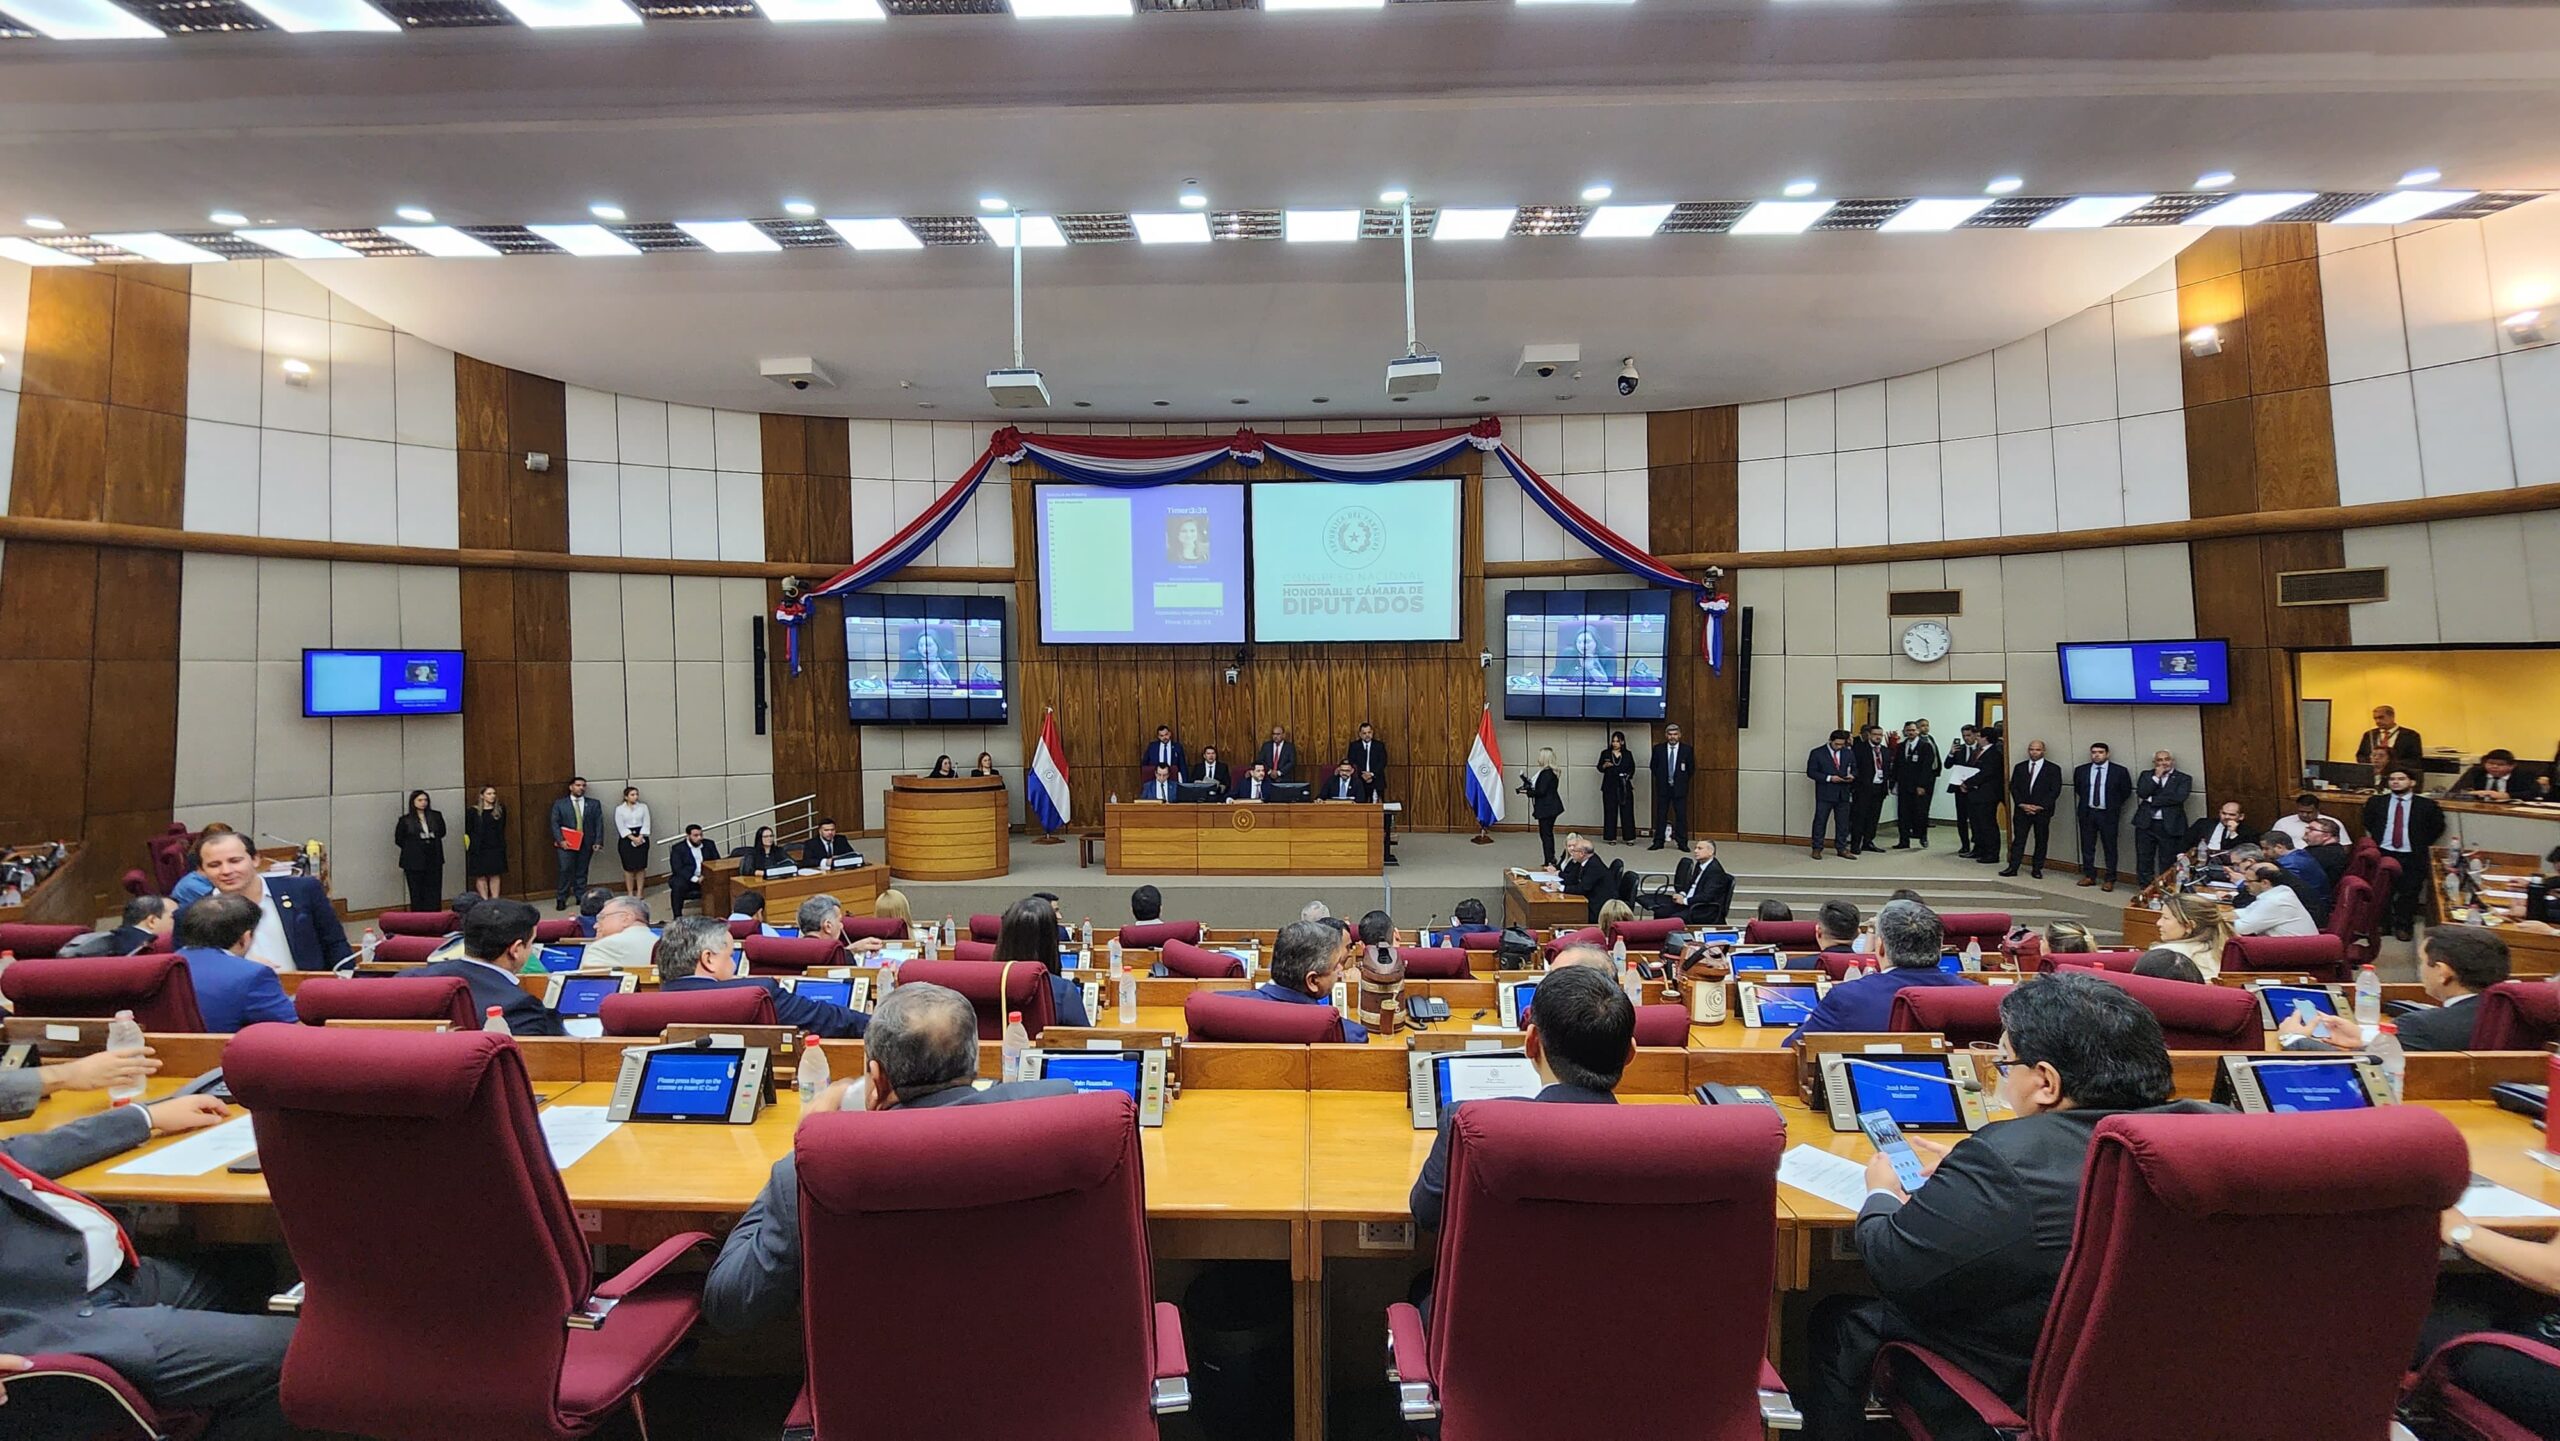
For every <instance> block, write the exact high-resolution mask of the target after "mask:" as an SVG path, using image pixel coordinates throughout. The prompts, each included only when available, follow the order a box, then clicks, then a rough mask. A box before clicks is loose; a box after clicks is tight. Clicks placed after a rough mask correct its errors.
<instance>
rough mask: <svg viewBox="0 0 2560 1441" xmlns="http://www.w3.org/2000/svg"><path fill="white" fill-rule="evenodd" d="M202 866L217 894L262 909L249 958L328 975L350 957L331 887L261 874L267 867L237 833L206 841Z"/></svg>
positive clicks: (201, 854) (305, 878) (275, 967)
mask: <svg viewBox="0 0 2560 1441" xmlns="http://www.w3.org/2000/svg"><path fill="white" fill-rule="evenodd" d="M196 853H197V864H198V867H199V869H200V871H201V873H202V874H203V876H204V878H205V879H206V880H207V881H208V882H211V883H212V886H213V889H215V890H217V891H220V892H222V893H223V894H225V895H232V896H238V897H240V898H241V899H242V900H244V901H247V902H248V903H249V904H251V905H253V906H256V907H257V908H258V930H257V934H256V935H254V936H252V937H251V938H250V941H249V959H251V960H253V961H256V962H257V963H258V964H259V965H262V966H265V967H267V968H269V969H270V970H278V971H325V970H327V969H329V968H330V967H331V966H334V965H336V964H337V963H338V962H340V961H343V960H345V959H346V958H347V953H348V949H349V948H348V946H347V931H346V927H344V926H342V925H340V924H338V908H337V907H336V906H334V905H332V904H330V902H329V891H328V888H327V887H325V886H323V885H321V884H320V883H319V882H318V881H316V880H313V879H311V878H310V877H309V876H268V875H260V874H259V873H258V872H259V867H260V866H261V865H263V864H264V862H262V861H260V860H259V859H258V853H257V852H256V851H254V850H252V849H250V847H249V838H248V837H247V836H244V835H242V834H240V833H239V832H238V831H222V832H218V833H216V834H214V835H211V836H208V837H206V838H205V839H204V840H203V841H202V842H200V843H199V844H198V845H197V847H196Z"/></svg>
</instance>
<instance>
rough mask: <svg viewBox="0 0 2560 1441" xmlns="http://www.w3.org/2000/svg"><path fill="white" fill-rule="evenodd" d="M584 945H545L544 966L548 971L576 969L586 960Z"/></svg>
mask: <svg viewBox="0 0 2560 1441" xmlns="http://www.w3.org/2000/svg"><path fill="white" fill-rule="evenodd" d="M584 950H585V947H583V946H544V947H543V948H542V968H543V969H544V970H546V971H574V970H576V969H577V968H578V967H579V966H580V965H581V964H582V963H583V962H584V960H585V956H584V954H583V952H584Z"/></svg>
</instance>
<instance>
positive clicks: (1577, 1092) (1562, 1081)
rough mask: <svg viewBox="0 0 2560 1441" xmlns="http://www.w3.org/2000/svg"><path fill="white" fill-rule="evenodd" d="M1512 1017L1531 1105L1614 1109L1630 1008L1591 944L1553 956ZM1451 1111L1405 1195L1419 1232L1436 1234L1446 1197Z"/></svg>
mask: <svg viewBox="0 0 2560 1441" xmlns="http://www.w3.org/2000/svg"><path fill="white" fill-rule="evenodd" d="M1568 957H1571V959H1570V960H1568ZM1595 962H1596V964H1595ZM1520 1020H1521V1025H1522V1027H1523V1029H1524V1030H1525V1031H1526V1032H1527V1034H1526V1036H1525V1037H1524V1038H1523V1039H1522V1042H1521V1044H1522V1045H1523V1046H1524V1047H1525V1048H1526V1049H1527V1050H1528V1052H1529V1064H1531V1065H1533V1066H1535V1067H1537V1068H1538V1080H1539V1081H1540V1082H1541V1083H1542V1084H1541V1085H1540V1087H1539V1089H1538V1094H1537V1095H1535V1096H1533V1097H1530V1099H1531V1100H1534V1101H1538V1102H1540V1103H1543V1104H1547V1105H1569V1106H1574V1105H1579V1106H1613V1105H1616V1104H1617V1101H1618V1078H1619V1077H1620V1076H1622V1075H1624V1074H1626V1069H1627V1066H1628V1065H1629V1064H1630V1063H1631V1062H1633V1061H1634V1060H1635V1058H1636V1008H1635V1003H1634V1002H1632V1001H1629V1000H1628V999H1627V993H1626V992H1625V991H1624V990H1621V989H1620V988H1619V986H1618V980H1617V977H1615V976H1612V975H1611V974H1609V969H1608V958H1607V957H1606V956H1604V955H1601V954H1599V953H1598V952H1597V951H1596V950H1594V949H1593V948H1591V947H1577V948H1574V949H1573V950H1568V951H1567V952H1566V953H1565V954H1564V955H1559V956H1557V957H1556V960H1555V964H1553V965H1551V966H1549V967H1548V968H1547V974H1546V976H1545V977H1544V978H1543V979H1542V980H1540V981H1539V983H1538V994H1537V996H1536V998H1535V999H1533V1000H1531V1001H1530V1003H1529V1014H1528V1015H1526V1016H1523V1017H1521V1018H1520ZM1461 1104H1468V1105H1471V1104H1473V1103H1472V1102H1462V1103H1461ZM1457 1114H1458V1107H1457V1106H1451V1107H1450V1108H1449V1109H1448V1110H1446V1111H1443V1112H1441V1114H1440V1134H1439V1135H1437V1136H1435V1137H1433V1138H1432V1141H1431V1154H1430V1155H1429V1156H1427V1157H1425V1158H1424V1159H1423V1162H1422V1173H1421V1174H1420V1175H1418V1176H1416V1177H1414V1179H1413V1194H1412V1195H1411V1196H1410V1197H1408V1198H1407V1204H1408V1205H1410V1206H1411V1207H1412V1208H1413V1223H1414V1224H1415V1225H1417V1226H1420V1227H1422V1228H1423V1229H1424V1230H1426V1231H1437V1230H1439V1229H1440V1217H1441V1211H1442V1207H1443V1205H1444V1203H1445V1202H1446V1201H1447V1199H1448V1192H1449V1123H1450V1121H1451V1120H1453V1119H1454V1118H1455V1117H1456V1116H1457Z"/></svg>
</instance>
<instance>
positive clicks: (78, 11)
mask: <svg viewBox="0 0 2560 1441" xmlns="http://www.w3.org/2000/svg"><path fill="white" fill-rule="evenodd" d="M0 10H6V11H7V12H8V13H9V14H10V15H12V16H14V17H16V18H17V19H19V20H23V21H25V22H26V25H27V28H28V29H30V30H33V31H35V32H36V33H37V34H39V35H43V36H46V37H48V38H51V39H54V40H157V39H161V38H163V37H162V35H161V32H160V30H159V28H158V27H157V26H154V25H148V24H145V23H144V22H143V21H142V20H141V19H139V18H138V17H136V16H135V15H134V14H133V13H132V12H130V11H127V10H125V9H122V8H121V7H118V6H115V5H110V4H108V3H107V0H8V3H7V4H6V5H0Z"/></svg>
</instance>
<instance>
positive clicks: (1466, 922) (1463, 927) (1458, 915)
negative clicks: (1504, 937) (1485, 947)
mask: <svg viewBox="0 0 2560 1441" xmlns="http://www.w3.org/2000/svg"><path fill="white" fill-rule="evenodd" d="M1484 914H1485V913H1484V902H1482V901H1480V900H1477V899H1476V898H1475V897H1473V896H1469V897H1467V898H1466V899H1465V900H1463V901H1460V902H1458V908H1457V909H1456V910H1453V911H1451V912H1450V913H1449V918H1450V919H1451V920H1452V921H1454V922H1456V924H1454V925H1452V926H1450V927H1449V934H1451V935H1453V936H1481V935H1488V934H1491V933H1493V932H1496V931H1499V930H1501V929H1502V928H1501V927H1500V926H1497V925H1494V924H1492V923H1491V922H1488V921H1487V920H1486V919H1485V918H1484Z"/></svg>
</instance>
